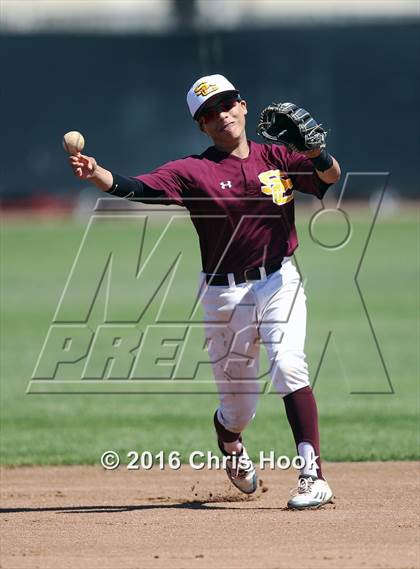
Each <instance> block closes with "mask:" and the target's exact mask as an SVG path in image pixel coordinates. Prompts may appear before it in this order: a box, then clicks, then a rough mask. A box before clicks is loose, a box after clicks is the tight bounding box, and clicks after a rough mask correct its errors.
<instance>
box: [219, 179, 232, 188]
mask: <svg viewBox="0 0 420 569" xmlns="http://www.w3.org/2000/svg"><path fill="white" fill-rule="evenodd" d="M220 187H221V188H222V190H226V188H231V187H232V182H231V181H230V180H227V182H220Z"/></svg>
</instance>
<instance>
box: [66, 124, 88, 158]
mask: <svg viewBox="0 0 420 569" xmlns="http://www.w3.org/2000/svg"><path fill="white" fill-rule="evenodd" d="M84 147H85V139H84V138H83V134H81V133H80V132H77V130H71V131H70V132H66V134H65V135H64V136H63V148H64V150H65V151H66V152H68V153H69V154H73V155H74V154H77V153H78V152H81V151H82V150H83V148H84Z"/></svg>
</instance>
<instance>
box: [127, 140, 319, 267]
mask: <svg viewBox="0 0 420 569" xmlns="http://www.w3.org/2000/svg"><path fill="white" fill-rule="evenodd" d="M249 145H250V152H249V156H248V157H247V158H244V159H242V158H238V157H237V156H233V155H231V154H227V153H225V152H221V151H219V150H217V149H216V148H215V147H214V146H211V147H210V148H208V149H207V150H206V151H205V152H203V154H200V155H197V156H188V157H187V158H183V159H180V160H175V161H173V162H168V163H166V164H164V165H163V166H160V167H159V168H157V169H156V170H154V171H153V172H151V173H150V174H142V175H140V176H137V178H138V179H139V180H141V181H142V182H144V184H146V185H147V186H148V187H149V188H151V189H153V190H158V191H159V195H164V203H167V204H170V203H172V204H177V205H180V206H184V207H186V208H187V209H188V210H189V212H190V215H191V220H192V222H193V223H194V226H195V228H196V230H197V233H198V236H199V239H200V249H201V257H202V264H203V271H204V272H206V273H229V272H236V271H243V270H245V269H247V268H251V267H260V266H270V265H275V264H276V263H279V262H280V261H281V259H282V258H283V257H286V256H290V255H292V254H293V252H294V251H295V249H296V247H297V246H298V239H297V234H296V228H295V222H294V191H300V192H304V193H307V194H313V195H315V196H316V197H318V198H322V197H323V195H324V194H325V192H326V190H327V188H328V187H329V184H326V183H324V182H322V180H320V178H319V177H318V175H317V174H316V172H315V171H314V167H313V164H312V162H311V161H310V159H309V158H306V157H305V156H303V155H302V154H298V153H296V152H291V151H289V150H288V149H287V148H286V147H284V146H276V145H270V144H257V143H255V142H252V141H249ZM162 192H163V194H162Z"/></svg>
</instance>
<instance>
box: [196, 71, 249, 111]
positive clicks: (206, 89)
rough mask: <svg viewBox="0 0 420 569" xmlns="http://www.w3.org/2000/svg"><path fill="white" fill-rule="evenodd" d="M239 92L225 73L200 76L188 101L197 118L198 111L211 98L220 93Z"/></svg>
mask: <svg viewBox="0 0 420 569" xmlns="http://www.w3.org/2000/svg"><path fill="white" fill-rule="evenodd" d="M232 92H234V93H239V91H238V90H237V89H236V88H235V87H234V86H233V85H232V83H231V82H230V81H228V80H227V79H226V77H224V76H223V75H205V76H204V77H200V79H197V81H196V82H195V83H194V85H193V86H192V87H191V89H190V90H189V91H188V93H187V103H188V108H189V109H190V113H191V116H192V117H193V119H194V120H196V119H197V116H198V111H199V110H200V109H201V107H202V106H203V105H204V103H206V102H207V101H208V100H209V99H211V98H212V97H214V96H215V95H219V94H220V93H232Z"/></svg>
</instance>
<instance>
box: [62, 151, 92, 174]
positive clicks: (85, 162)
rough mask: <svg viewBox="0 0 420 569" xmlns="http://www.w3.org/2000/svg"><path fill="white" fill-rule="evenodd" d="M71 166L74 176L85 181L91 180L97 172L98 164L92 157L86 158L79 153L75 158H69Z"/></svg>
mask: <svg viewBox="0 0 420 569" xmlns="http://www.w3.org/2000/svg"><path fill="white" fill-rule="evenodd" d="M69 162H70V166H71V168H72V170H73V174H74V175H75V176H76V177H77V178H82V179H84V180H89V179H90V178H92V177H93V176H94V174H95V170H96V168H97V167H98V164H97V162H96V160H95V158H93V157H92V156H85V155H84V154H80V152H78V153H77V154H76V155H75V156H69Z"/></svg>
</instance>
